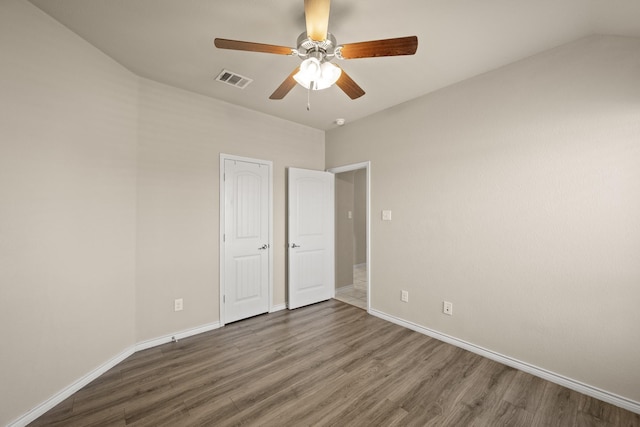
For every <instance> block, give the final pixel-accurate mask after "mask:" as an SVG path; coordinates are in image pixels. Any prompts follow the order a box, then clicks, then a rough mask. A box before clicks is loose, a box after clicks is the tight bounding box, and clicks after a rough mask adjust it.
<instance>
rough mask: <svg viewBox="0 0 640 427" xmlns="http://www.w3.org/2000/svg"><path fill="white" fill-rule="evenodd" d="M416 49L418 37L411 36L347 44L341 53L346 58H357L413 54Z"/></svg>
mask: <svg viewBox="0 0 640 427" xmlns="http://www.w3.org/2000/svg"><path fill="white" fill-rule="evenodd" d="M416 50H418V37H416V36H410V37H398V38H396V39H384V40H372V41H368V42H360V43H349V44H345V45H344V46H342V50H341V54H342V57H343V58H344V59H355V58H373V57H378V56H399V55H413V54H414V53H416Z"/></svg>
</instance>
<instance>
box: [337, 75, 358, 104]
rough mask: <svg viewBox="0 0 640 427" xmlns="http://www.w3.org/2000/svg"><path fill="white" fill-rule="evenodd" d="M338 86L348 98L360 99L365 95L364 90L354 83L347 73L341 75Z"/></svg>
mask: <svg viewBox="0 0 640 427" xmlns="http://www.w3.org/2000/svg"><path fill="white" fill-rule="evenodd" d="M336 86H338V87H339V88H340V89H342V91H343V92H344V93H346V94H347V96H348V97H349V98H351V99H358V98H360V97H361V96H362V95H364V90H362V88H361V87H360V86H358V84H357V83H356V82H354V81H353V79H352V78H351V77H349V75H348V74H347V73H345V72H344V70H342V74H340V78H339V79H338V81H337V82H336Z"/></svg>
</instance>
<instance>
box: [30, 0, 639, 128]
mask: <svg viewBox="0 0 640 427" xmlns="http://www.w3.org/2000/svg"><path fill="white" fill-rule="evenodd" d="M30 1H31V3H33V4H35V5H36V6H38V7H39V8H40V9H42V10H43V11H44V12H46V13H47V14H49V15H51V16H52V17H53V18H54V19H56V20H58V21H59V22H61V23H62V24H64V25H65V26H67V27H68V28H69V29H71V30H72V31H74V32H75V33H77V34H78V35H79V36H80V37H82V38H84V39H85V40H87V41H88V42H89V43H91V44H92V45H94V46H95V47H97V48H98V49H100V50H102V51H103V52H105V53H106V54H107V55H109V56H110V57H112V58H113V59H115V60H116V61H118V62H119V63H120V64H122V65H123V66H125V67H126V68H128V69H129V70H131V71H132V72H134V73H135V74H137V75H139V76H141V77H145V78H148V79H152V80H155V81H158V82H161V83H165V84H168V85H171V86H175V87H178V88H182V89H186V90H189V91H192V92H196V93H199V94H202V95H206V96H210V97H213V98H217V99H220V100H223V101H226V102H229V103H232V104H236V105H240V106H243V107H246V108H250V109H252V110H257V111H261V112H264V113H266V114H270V115H273V116H277V117H281V118H284V119H287V120H291V121H294V122H298V123H301V124H304V125H308V126H311V127H314V128H318V129H325V130H326V129H331V128H333V127H335V126H336V124H335V120H336V119H337V118H344V119H345V120H346V121H347V123H348V122H351V121H354V120H357V119H359V118H362V117H365V116H367V115H370V114H372V113H375V112H378V111H381V110H384V109H386V108H389V107H391V106H394V105H396V104H399V103H402V102H404V101H407V100H410V99H412V98H416V97H418V96H421V95H424V94H427V93H429V92H432V91H435V90H438V89H440V88H443V87H445V86H448V85H451V84H454V83H456V82H459V81H461V80H464V79H468V78H470V77H473V76H475V75H478V74H481V73H484V72H487V71H489V70H492V69H496V68H498V67H501V66H503V65H506V64H508V63H511V62H514V61H517V60H519V59H522V58H525V57H527V56H530V55H533V54H535V53H538V52H541V51H544V50H547V49H550V48H553V47H556V46H559V45H562V44H565V43H568V42H571V41H573V40H576V39H579V38H582V37H585V36H588V35H591V34H607V35H619V36H628V37H640V1H637V0H483V1H478V0H394V1H388V0H333V1H332V3H331V15H330V22H329V31H330V32H332V33H333V34H334V35H335V36H336V38H337V41H338V44H342V43H352V42H358V41H365V40H376V39H383V38H392V37H400V36H409V35H417V36H418V40H419V46H418V51H417V54H416V55H414V56H403V57H387V58H371V59H353V60H345V61H342V62H340V66H341V67H342V68H344V69H345V70H346V71H347V72H348V74H349V75H350V76H351V77H352V78H353V79H354V80H355V81H356V82H357V83H358V84H359V85H360V86H361V87H362V88H363V89H364V90H365V92H366V95H364V96H363V97H361V98H359V99H357V100H351V99H349V98H348V97H347V96H346V95H345V94H344V93H343V92H342V91H341V90H340V89H338V88H337V87H331V88H329V89H326V90H323V91H314V92H312V93H311V94H310V96H311V111H307V108H306V105H307V95H308V93H307V91H306V90H305V89H304V88H302V87H300V86H297V87H295V88H294V89H293V90H292V91H291V92H290V93H289V95H288V96H287V97H285V98H284V99H283V100H280V101H273V100H269V99H268V98H269V95H270V94H271V93H272V92H273V91H274V90H275V88H276V87H278V86H279V85H280V83H281V82H282V81H283V80H284V78H285V77H286V76H288V75H289V73H290V72H291V71H292V70H293V69H294V68H295V67H297V66H298V65H299V63H300V59H299V58H297V57H293V56H281V55H271V54H264V53H253V52H239V51H230V50H221V49H217V48H215V47H214V45H213V39H214V38H215V37H221V38H228V39H237V40H245V41H255V42H260V43H269V44H276V45H283V46H290V47H295V45H296V38H297V37H298V35H299V34H300V33H301V32H302V31H304V29H305V20H304V2H303V0H269V1H259V0H233V1H226V2H223V1H218V0H216V1H212V0H30ZM223 69H227V70H231V71H233V72H236V73H238V74H241V75H243V76H246V77H249V78H251V79H253V82H252V83H251V84H250V85H249V86H248V87H247V88H245V89H238V88H234V87H231V86H229V85H226V84H223V83H220V82H217V81H215V77H216V76H217V75H218V74H219V73H220V71H222V70H223Z"/></svg>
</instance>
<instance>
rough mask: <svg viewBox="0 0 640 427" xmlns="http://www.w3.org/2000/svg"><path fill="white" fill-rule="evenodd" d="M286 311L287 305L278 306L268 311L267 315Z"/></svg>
mask: <svg viewBox="0 0 640 427" xmlns="http://www.w3.org/2000/svg"><path fill="white" fill-rule="evenodd" d="M286 309H287V304H278V305H274V306H273V307H271V310H269V313H275V312H276V311H281V310H286Z"/></svg>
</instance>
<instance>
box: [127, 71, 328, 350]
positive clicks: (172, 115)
mask: <svg viewBox="0 0 640 427" xmlns="http://www.w3.org/2000/svg"><path fill="white" fill-rule="evenodd" d="M139 137H140V140H139V149H138V165H139V169H138V211H137V212H138V229H137V230H138V232H137V243H138V251H137V288H136V339H137V341H144V340H147V339H151V338H155V337H158V336H162V335H166V334H169V333H172V332H176V331H181V330H184V329H188V328H194V327H198V326H202V325H206V324H210V323H213V322H217V321H218V320H219V288H218V283H219V270H218V264H219V261H218V258H219V250H218V245H219V243H218V240H219V199H218V198H219V173H220V172H219V161H220V160H219V155H220V153H225V154H234V155H239V156H246V157H253V158H258V159H263V160H271V161H273V167H274V171H273V179H274V185H273V197H274V203H273V206H274V240H273V243H274V244H273V250H274V296H273V303H274V304H275V305H279V304H284V303H285V240H284V237H285V168H287V167H289V166H294V167H300V168H308V169H318V170H322V169H324V132H322V131H319V130H315V129H311V128H308V127H305V126H301V125H298V124H295V123H292V122H286V121H283V120H280V119H276V118H274V117H271V116H267V115H264V114H260V113H256V112H253V111H250V110H247V109H243V108H240V107H236V106H233V105H231V104H227V103H224V102H221V101H217V100H214V99H211V98H207V97H204V96H200V95H196V94H193V93H190V92H186V91H183V90H179V89H175V88H172V87H169V86H165V85H162V84H159V83H154V82H151V81H148V80H141V83H140V128H139ZM175 298H183V299H184V310H183V311H181V312H174V311H173V300H174V299H175Z"/></svg>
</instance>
